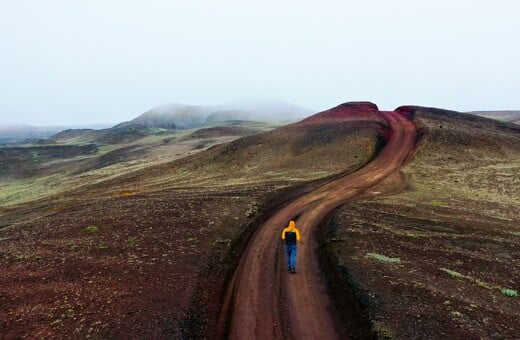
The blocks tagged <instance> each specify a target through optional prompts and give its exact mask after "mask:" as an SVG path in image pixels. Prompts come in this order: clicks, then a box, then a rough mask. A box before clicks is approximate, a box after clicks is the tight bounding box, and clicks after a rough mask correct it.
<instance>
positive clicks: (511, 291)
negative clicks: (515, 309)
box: [500, 288, 518, 297]
mask: <svg viewBox="0 0 520 340" xmlns="http://www.w3.org/2000/svg"><path fill="white" fill-rule="evenodd" d="M500 291H501V292H502V294H504V295H505V296H510V297H516V296H518V292H517V291H516V290H514V289H508V288H502V289H501V290H500Z"/></svg>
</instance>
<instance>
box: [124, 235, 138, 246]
mask: <svg viewBox="0 0 520 340" xmlns="http://www.w3.org/2000/svg"><path fill="white" fill-rule="evenodd" d="M138 241H139V240H138V239H137V237H130V238H129V239H128V240H126V243H128V244H130V245H132V246H135V245H136V244H137V242H138Z"/></svg>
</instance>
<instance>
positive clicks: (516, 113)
mask: <svg viewBox="0 0 520 340" xmlns="http://www.w3.org/2000/svg"><path fill="white" fill-rule="evenodd" d="M468 113H471V114H474V115H477V116H481V117H486V118H491V119H495V120H500V121H503V122H508V123H514V124H519V125H520V110H510V111H471V112H468Z"/></svg>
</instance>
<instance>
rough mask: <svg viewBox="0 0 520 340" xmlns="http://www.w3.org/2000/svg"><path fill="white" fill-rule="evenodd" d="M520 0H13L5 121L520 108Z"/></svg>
mask: <svg viewBox="0 0 520 340" xmlns="http://www.w3.org/2000/svg"><path fill="white" fill-rule="evenodd" d="M519 13H520V2H518V1H516V0H510V1H505V0H494V1H489V0H486V1H481V0H473V1H470V0H449V1H448V0H437V1H429V0H392V1H388V0H380V1H374V0H372V1H367V0H364V1H361V0H359V1H355V2H354V1H348V0H343V1H330V0H329V1H327V0H320V1H305V0H300V1H293V0H262V1H254V2H253V1H244V0H236V1H235V0H218V1H215V0H188V1H186V0H184V1H180V0H155V1H153V0H147V1H144V0H143V1H131V0H121V1H119V0H89V1H87V0H85V1H80V0H63V1H59V0H32V1H31V0H2V1H1V4H0V52H1V53H0V125H3V124H7V123H29V124H36V125H52V124H83V123H107V122H121V121H124V120H128V119H131V118H134V117H135V116H137V115H139V114H140V113H142V112H144V111H146V110H148V109H149V108H151V107H154V106H156V105H159V104H163V103H167V102H180V103H185V104H220V103H224V102H228V101H233V100H236V99H241V98H248V97H249V98H250V97H257V98H276V99H283V100H286V101H289V102H292V103H294V104H297V105H301V106H304V107H308V108H310V109H314V110H317V111H318V110H323V109H326V108H329V107H332V106H335V105H338V104H340V103H343V102H346V101H351V100H370V101H373V102H375V103H376V104H377V105H378V106H379V107H380V108H381V109H394V108H395V107H397V106H400V105H404V104H418V105H424V106H435V107H442V108H448V109H455V110H460V111H469V110H487V109H520V64H519V63H520V20H519V19H518V18H519Z"/></svg>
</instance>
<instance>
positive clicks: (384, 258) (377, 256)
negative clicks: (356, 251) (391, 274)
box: [365, 253, 401, 264]
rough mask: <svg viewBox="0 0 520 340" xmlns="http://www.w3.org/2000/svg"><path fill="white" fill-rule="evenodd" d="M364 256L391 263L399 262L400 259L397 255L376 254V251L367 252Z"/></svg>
mask: <svg viewBox="0 0 520 340" xmlns="http://www.w3.org/2000/svg"><path fill="white" fill-rule="evenodd" d="M365 257H368V258H372V259H375V260H378V261H379V262H383V263H392V264H399V263H401V259H400V258H399V257H388V256H385V255H381V254H377V253H368V254H367V255H366V256H365Z"/></svg>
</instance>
